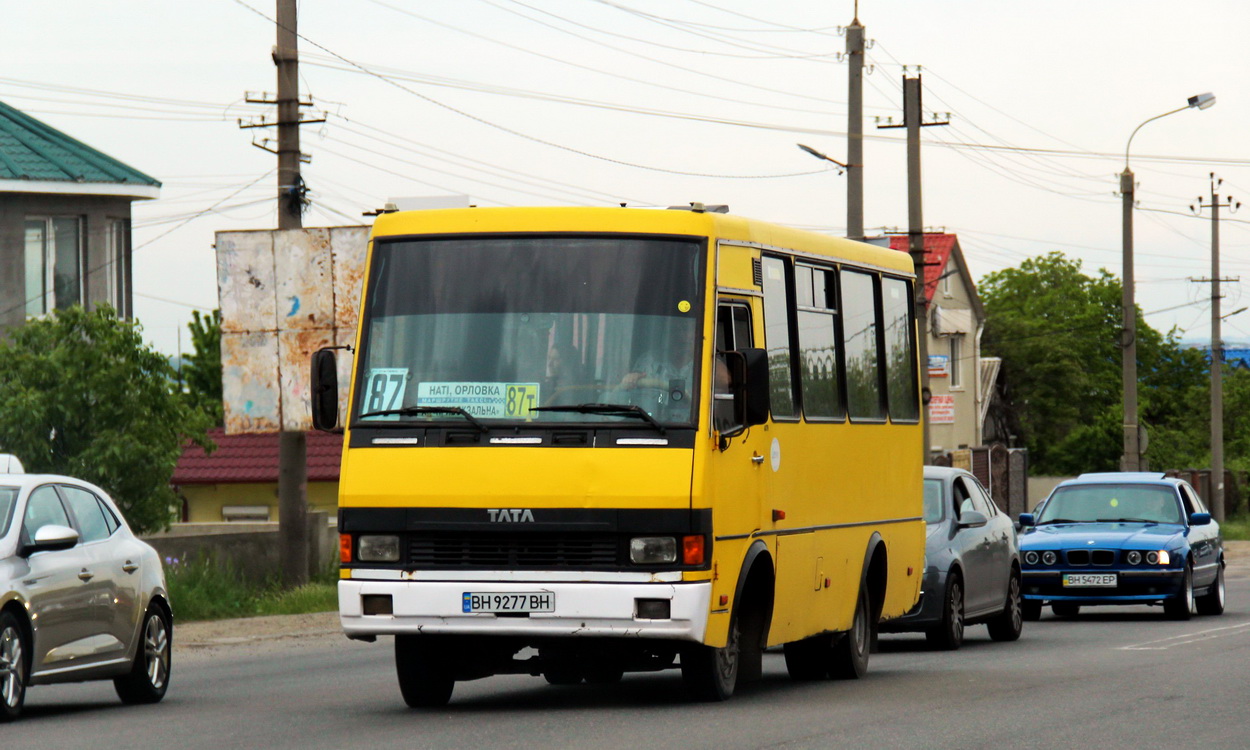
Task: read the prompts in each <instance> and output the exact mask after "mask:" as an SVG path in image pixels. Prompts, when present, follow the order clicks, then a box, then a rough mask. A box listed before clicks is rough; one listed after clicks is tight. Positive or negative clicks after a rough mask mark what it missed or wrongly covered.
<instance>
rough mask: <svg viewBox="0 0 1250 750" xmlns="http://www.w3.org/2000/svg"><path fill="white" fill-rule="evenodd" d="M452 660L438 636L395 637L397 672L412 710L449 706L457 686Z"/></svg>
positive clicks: (402, 689)
mask: <svg viewBox="0 0 1250 750" xmlns="http://www.w3.org/2000/svg"><path fill="white" fill-rule="evenodd" d="M453 659H454V656H453V655H451V654H448V653H447V651H446V649H445V648H440V645H439V642H438V639H437V637H431V636H419V635H397V636H395V673H396V675H397V676H398V677H399V692H400V693H401V694H402V695H403V696H404V703H407V704H408V706H409V707H411V708H437V707H439V706H445V705H447V702H448V701H450V700H451V691H452V688H454V687H455V686H456V679H455V675H454V673H453V671H452V665H453Z"/></svg>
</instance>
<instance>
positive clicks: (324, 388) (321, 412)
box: [310, 349, 339, 432]
mask: <svg viewBox="0 0 1250 750" xmlns="http://www.w3.org/2000/svg"><path fill="white" fill-rule="evenodd" d="M310 382H311V385H312V388H311V404H310V405H311V407H312V422H313V428H314V429H317V430H321V431H322V432H335V431H336V429H335V428H336V427H338V422H339V370H338V360H337V358H336V357H335V356H334V351H333V350H331V349H318V350H317V351H315V352H313V355H312V379H311V381H310Z"/></svg>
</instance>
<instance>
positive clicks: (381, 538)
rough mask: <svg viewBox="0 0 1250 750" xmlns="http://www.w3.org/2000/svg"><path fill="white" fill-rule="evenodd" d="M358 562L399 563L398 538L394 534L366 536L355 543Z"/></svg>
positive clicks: (362, 536)
mask: <svg viewBox="0 0 1250 750" xmlns="http://www.w3.org/2000/svg"><path fill="white" fill-rule="evenodd" d="M356 559H357V560H359V561H360V562H389V563H393V562H399V537H398V536H396V535H394V534H385V535H380V534H366V535H361V536H360V538H359V539H357V541H356Z"/></svg>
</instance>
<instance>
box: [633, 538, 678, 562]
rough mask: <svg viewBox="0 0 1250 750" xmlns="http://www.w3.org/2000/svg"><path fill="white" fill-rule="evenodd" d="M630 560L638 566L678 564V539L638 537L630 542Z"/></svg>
mask: <svg viewBox="0 0 1250 750" xmlns="http://www.w3.org/2000/svg"><path fill="white" fill-rule="evenodd" d="M629 560H630V562H632V563H635V564H636V565H656V564H665V563H674V562H677V538H676V537H671V536H636V537H634V538H633V539H630V540H629Z"/></svg>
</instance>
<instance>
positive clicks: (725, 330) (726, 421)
mask: <svg viewBox="0 0 1250 750" xmlns="http://www.w3.org/2000/svg"><path fill="white" fill-rule="evenodd" d="M752 339H753V336H752V334H751V310H750V308H748V307H747V306H746V305H742V304H736V303H722V304H721V305H720V306H719V307H718V308H717V310H716V352H717V356H716V360H715V364H714V366H713V369H712V378H713V379H712V399H713V417H714V420H715V423H716V424H717V425H732V424H733V423H734V421H735V420H734V414H733V392H732V390H731V388H730V380H729V368H728V367H727V366H726V364H725V360H724V358H722V357H721V356H719V354H720V352H729V351H736V350H738V349H749V348H750V347H751V343H752Z"/></svg>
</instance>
